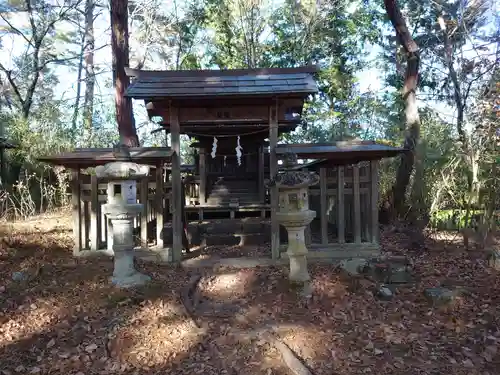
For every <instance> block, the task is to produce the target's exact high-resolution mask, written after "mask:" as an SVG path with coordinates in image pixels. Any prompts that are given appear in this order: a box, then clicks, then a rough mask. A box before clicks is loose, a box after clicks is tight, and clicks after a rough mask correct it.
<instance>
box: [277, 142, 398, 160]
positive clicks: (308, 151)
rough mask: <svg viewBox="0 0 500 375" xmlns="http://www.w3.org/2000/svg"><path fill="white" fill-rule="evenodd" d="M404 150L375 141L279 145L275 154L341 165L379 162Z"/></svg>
mask: <svg viewBox="0 0 500 375" xmlns="http://www.w3.org/2000/svg"><path fill="white" fill-rule="evenodd" d="M405 151H406V149H404V148H401V147H392V146H387V145H384V144H380V143H376V142H375V141H360V140H354V141H345V142H335V143H301V144H279V145H277V146H276V154H277V155H278V156H279V155H284V154H286V153H288V152H293V153H295V154H296V155H297V157H298V158H302V159H322V160H319V161H317V162H315V164H318V163H319V164H329V165H343V164H351V163H358V162H360V161H364V160H379V159H383V158H390V157H394V156H397V155H399V154H401V153H404V152H405Z"/></svg>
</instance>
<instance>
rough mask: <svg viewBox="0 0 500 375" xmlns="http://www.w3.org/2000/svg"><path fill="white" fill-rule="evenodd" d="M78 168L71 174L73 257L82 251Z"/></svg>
mask: <svg viewBox="0 0 500 375" xmlns="http://www.w3.org/2000/svg"><path fill="white" fill-rule="evenodd" d="M80 195H81V192H80V168H77V169H76V170H73V171H72V172H71V207H72V212H73V237H74V240H75V244H74V247H73V255H75V256H78V254H79V253H80V251H82V250H83V249H82V226H81V220H82V215H81V212H82V201H81V200H80Z"/></svg>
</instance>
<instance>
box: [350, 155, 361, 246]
mask: <svg viewBox="0 0 500 375" xmlns="http://www.w3.org/2000/svg"><path fill="white" fill-rule="evenodd" d="M352 176H353V177H352V180H353V181H352V183H353V186H352V188H353V191H354V194H353V198H354V242H355V243H361V200H360V195H359V187H360V186H359V165H358V164H354V165H353V166H352Z"/></svg>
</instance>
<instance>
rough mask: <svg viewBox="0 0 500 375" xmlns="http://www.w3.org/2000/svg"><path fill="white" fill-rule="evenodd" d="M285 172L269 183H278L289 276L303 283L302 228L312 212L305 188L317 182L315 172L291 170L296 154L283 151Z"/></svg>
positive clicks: (306, 275)
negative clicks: (286, 241) (286, 242)
mask: <svg viewBox="0 0 500 375" xmlns="http://www.w3.org/2000/svg"><path fill="white" fill-rule="evenodd" d="M284 166H285V169H286V170H285V172H283V173H280V174H278V175H276V177H275V178H274V181H273V183H274V184H275V185H276V186H277V187H278V196H279V198H278V202H279V203H278V204H279V205H278V211H277V213H276V216H277V219H278V222H279V223H280V224H281V225H283V226H284V227H285V228H286V230H287V232H288V249H287V255H288V257H289V259H290V274H289V279H290V281H291V282H292V283H295V284H299V285H302V286H305V283H306V282H307V281H309V279H310V277H309V272H308V270H307V247H306V244H305V237H304V230H305V228H306V226H308V225H309V224H310V223H311V221H312V220H313V219H314V217H315V216H316V212H315V211H312V210H310V209H309V192H308V188H309V186H311V185H315V184H317V183H318V182H319V176H318V175H316V174H314V173H310V172H303V171H297V170H294V168H293V167H296V166H297V155H295V154H294V153H287V154H285V158H284Z"/></svg>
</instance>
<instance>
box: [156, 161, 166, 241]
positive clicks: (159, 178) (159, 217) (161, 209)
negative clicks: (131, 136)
mask: <svg viewBox="0 0 500 375" xmlns="http://www.w3.org/2000/svg"><path fill="white" fill-rule="evenodd" d="M155 180H156V195H155V206H156V247H157V248H158V250H161V249H163V248H164V247H165V244H164V242H163V227H164V220H163V219H164V214H165V204H164V202H165V196H164V195H165V189H164V186H165V185H164V183H163V163H161V164H158V165H157V166H156V178H155Z"/></svg>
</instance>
